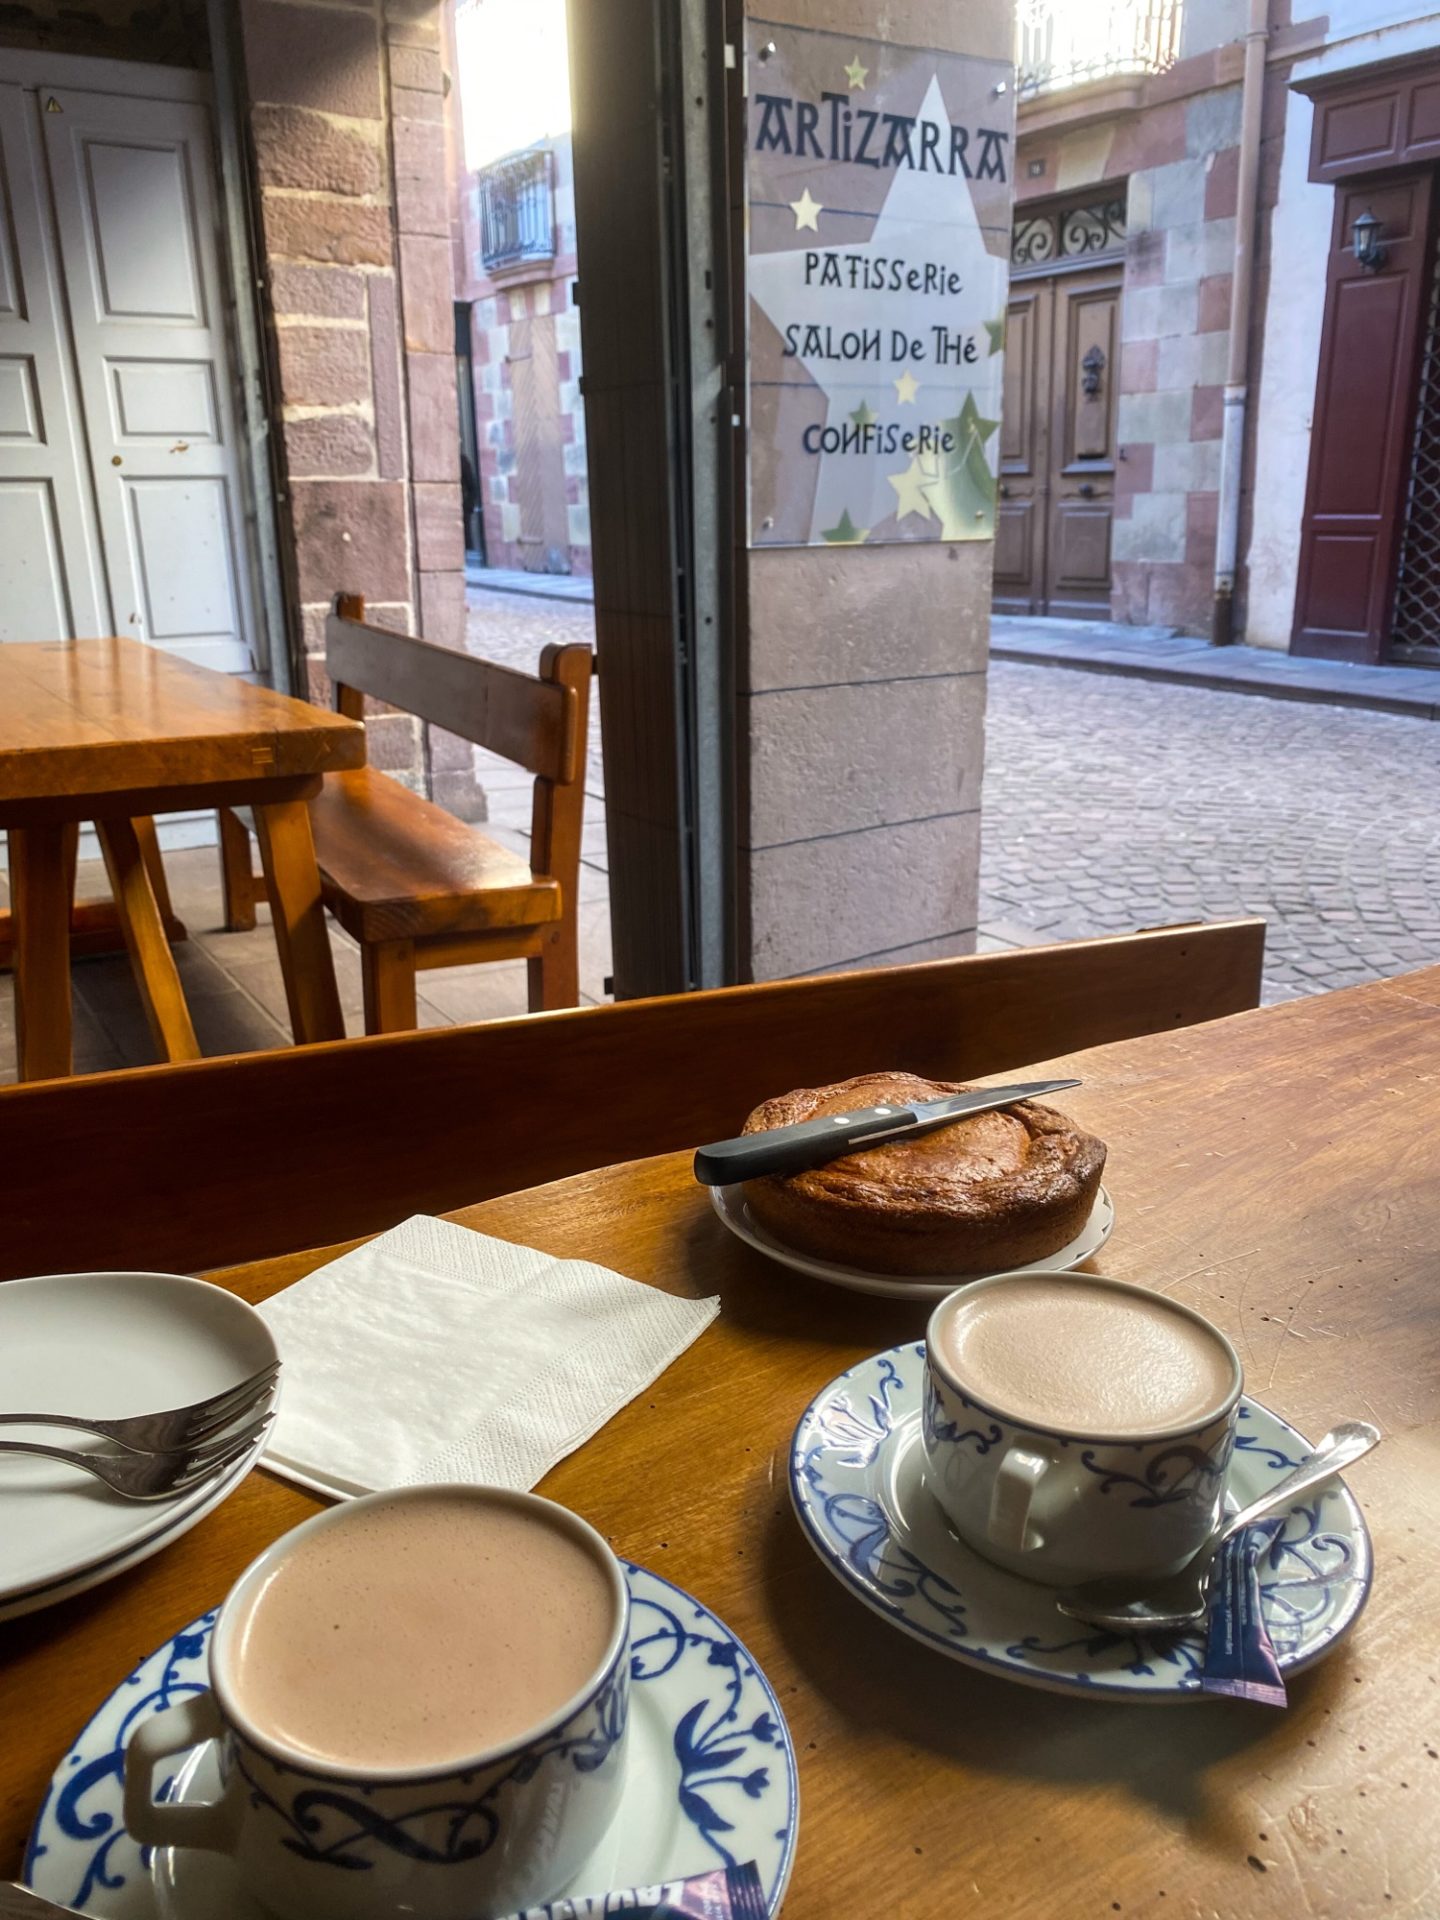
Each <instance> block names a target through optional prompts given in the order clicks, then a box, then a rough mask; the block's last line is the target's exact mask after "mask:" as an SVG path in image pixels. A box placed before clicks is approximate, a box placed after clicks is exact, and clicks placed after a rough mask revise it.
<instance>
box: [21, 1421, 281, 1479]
mask: <svg viewBox="0 0 1440 1920" xmlns="http://www.w3.org/2000/svg"><path fill="white" fill-rule="evenodd" d="M274 1417H275V1416H274V1415H273V1414H269V1413H267V1414H263V1415H262V1416H261V1417H260V1419H258V1420H254V1421H252V1422H251V1424H250V1425H249V1426H248V1427H242V1428H241V1429H240V1431H239V1432H238V1433H226V1434H222V1435H221V1437H220V1438H219V1439H218V1440H207V1441H204V1442H202V1443H201V1444H200V1445H199V1446H196V1447H187V1448H182V1449H180V1450H179V1451H178V1452H172V1453H135V1452H133V1451H131V1450H130V1449H129V1448H127V1447H123V1446H110V1447H90V1448H82V1447H47V1446H44V1445H42V1443H41V1442H40V1441H38V1440H0V1453H25V1454H36V1455H38V1456H39V1457H40V1458H41V1459H42V1460H60V1461H62V1462H63V1463H64V1464H65V1465H66V1466H67V1467H79V1468H81V1469H82V1470H83V1471H84V1472H85V1473H93V1474H94V1476H95V1478H96V1479H97V1480H103V1481H104V1482H105V1484H106V1486H107V1487H110V1488H112V1489H113V1490H114V1491H115V1492H116V1493H120V1494H123V1495H124V1496H125V1498H126V1499H127V1500H165V1499H168V1498H169V1496H170V1495H171V1494H173V1493H184V1492H186V1491H187V1490H188V1489H189V1488H191V1487H196V1486H199V1484H200V1482H201V1481H202V1480H210V1479H213V1478H214V1477H215V1476H216V1475H217V1474H220V1473H222V1472H223V1471H224V1469H225V1468H226V1467H229V1466H233V1465H234V1463H235V1462H236V1461H237V1460H238V1459H239V1458H240V1457H241V1455H242V1454H244V1453H246V1452H248V1450H249V1448H250V1446H251V1445H252V1443H253V1442H254V1441H255V1440H257V1439H258V1438H259V1437H260V1435H261V1434H262V1433H263V1432H264V1431H265V1429H266V1428H267V1427H268V1426H269V1425H270V1422H271V1421H272V1420H273V1419H274Z"/></svg>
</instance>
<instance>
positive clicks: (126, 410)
mask: <svg viewBox="0 0 1440 1920" xmlns="http://www.w3.org/2000/svg"><path fill="white" fill-rule="evenodd" d="M44 91H45V97H46V100H47V103H48V102H49V101H50V100H51V99H53V100H54V102H55V106H56V108H57V109H58V111H47V112H46V113H45V114H44V115H43V116H42V122H43V126H44V130H45V141H46V147H47V151H48V157H49V163H50V178H51V183H52V187H53V190H54V197H55V214H56V224H57V227H58V230H59V234H60V249H61V256H62V260H63V263H64V270H65V276H66V282H67V286H68V289H69V294H70V310H71V317H72V322H73V326H74V336H75V354H76V360H77V363H78V366H79V370H80V382H81V388H82V392H83V396H84V404H85V419H86V425H87V428H88V433H89V446H90V457H91V463H92V466H91V471H92V477H93V480H94V487H95V494H96V498H97V501H98V503H99V513H100V525H101V529H102V532H103V536H104V542H105V554H106V560H107V564H108V566H109V568H110V580H111V593H112V597H113V600H114V602H115V609H114V610H115V615H116V620H117V627H118V631H120V632H122V633H124V632H129V633H133V634H135V635H136V636H137V637H138V638H140V639H143V640H152V641H155V642H156V643H157V644H159V645H162V646H167V647H170V648H172V649H173V650H174V651H175V652H177V653H183V654H184V655H185V656H186V657H187V658H189V659H192V660H197V661H199V662H200V663H201V664H203V665H205V666H209V667H218V668H220V669H222V670H223V671H229V672H244V671H247V670H249V669H250V668H251V667H252V666H253V665H254V661H253V659H252V654H251V648H250V646H249V635H250V634H251V632H252V631H253V626H252V619H251V609H250V581H249V577H248V573H247V571H246V568H245V566H244V565H243V564H242V556H243V555H244V551H245V548H244V524H243V512H242V507H241V502H240V497H239V484H238V483H239V473H238V465H237V440H236V434H235V424H234V418H233V409H232V404H231V395H230V384H229V380H228V377H227V372H226V364H225V352H226V343H225V338H224V331H223V324H222V316H223V311H224V308H223V301H222V298H221V291H220V275H219V263H218V258H217V254H216V247H215V238H214V236H215V230H216V210H215V205H214V192H213V185H212V167H213V162H212V157H211V150H210V131H209V121H208V117H207V115H206V112H205V109H204V108H203V107H201V106H199V105H193V104H188V103H181V102H176V101H168V100H167V101H161V100H131V99H121V98H119V97H111V96H107V95H103V94H92V93H72V92H66V91H60V90H54V89H49V88H47V89H45V90H44Z"/></svg>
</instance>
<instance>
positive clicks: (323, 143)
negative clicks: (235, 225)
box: [250, 106, 385, 196]
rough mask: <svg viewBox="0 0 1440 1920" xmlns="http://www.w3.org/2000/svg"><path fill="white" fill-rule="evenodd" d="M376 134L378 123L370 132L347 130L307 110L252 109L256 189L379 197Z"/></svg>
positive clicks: (381, 176) (380, 159)
mask: <svg viewBox="0 0 1440 1920" xmlns="http://www.w3.org/2000/svg"><path fill="white" fill-rule="evenodd" d="M380 131H381V128H380V123H379V122H378V121H376V122H375V123H374V126H373V127H359V128H357V127H355V126H346V125H343V124H342V123H339V122H337V121H334V120H330V119H327V118H325V117H324V116H323V115H321V114H318V113H314V112H311V111H310V110H309V109H308V108H306V107H281V106H257V107H254V108H252V109H251V114H250V132H251V137H252V139H253V140H254V144H255V167H256V171H257V173H258V175H259V178H260V184H261V185H262V186H266V187H300V188H305V189H307V190H309V191H310V192H319V193H348V194H375V195H380V196H383V195H384V193H385V168H384V155H383V152H382V150H381V145H380V138H379V135H380Z"/></svg>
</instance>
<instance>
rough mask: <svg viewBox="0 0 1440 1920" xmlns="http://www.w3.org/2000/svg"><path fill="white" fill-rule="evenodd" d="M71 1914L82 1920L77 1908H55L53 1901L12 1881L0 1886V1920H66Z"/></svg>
mask: <svg viewBox="0 0 1440 1920" xmlns="http://www.w3.org/2000/svg"><path fill="white" fill-rule="evenodd" d="M71 1914H74V1915H76V1916H77V1917H78V1920H83V1916H80V1909H79V1907H57V1906H56V1904H55V1902H54V1901H53V1900H47V1899H46V1898H45V1897H44V1895H43V1894H39V1893H32V1892H31V1891H30V1889H29V1887H22V1886H20V1885H19V1884H18V1883H17V1882H16V1881H13V1880H11V1881H7V1882H5V1883H4V1884H3V1885H0V1920H66V1917H67V1916H69V1915H71Z"/></svg>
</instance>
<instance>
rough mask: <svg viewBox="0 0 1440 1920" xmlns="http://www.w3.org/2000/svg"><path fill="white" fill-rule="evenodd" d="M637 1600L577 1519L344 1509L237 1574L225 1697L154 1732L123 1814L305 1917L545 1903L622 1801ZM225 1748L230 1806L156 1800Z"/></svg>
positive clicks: (471, 1503)
mask: <svg viewBox="0 0 1440 1920" xmlns="http://www.w3.org/2000/svg"><path fill="white" fill-rule="evenodd" d="M628 1630H629V1594H628V1589H627V1587H626V1584H625V1578H624V1574H623V1572H622V1570H621V1568H620V1565H619V1563H618V1561H617V1560H616V1559H615V1556H614V1555H613V1554H612V1553H611V1552H610V1549H609V1548H608V1547H607V1546H606V1544H605V1542H604V1541H603V1540H602V1539H601V1538H600V1537H599V1535H598V1534H596V1533H595V1532H594V1530H593V1529H592V1528H590V1527H589V1526H587V1525H586V1523H585V1522H584V1521H583V1520H580V1519H579V1518H578V1517H577V1516H576V1515H574V1514H572V1513H569V1512H567V1511H566V1510H565V1509H564V1508H563V1507H558V1506H556V1505H554V1503H553V1502H551V1501H548V1500H542V1499H539V1498H537V1497H536V1496H535V1495H533V1494H523V1493H512V1492H508V1491H506V1490H503V1489H499V1488H486V1487H468V1486H436V1487H414V1488H403V1489H398V1490H396V1491H394V1492H391V1493H382V1494H374V1495H371V1496H369V1497H367V1498H365V1499H361V1500H354V1501H350V1502H347V1503H346V1504H345V1505H343V1506H340V1507H335V1508H332V1509H330V1510H329V1511H327V1512H325V1513H323V1514H319V1515H317V1516H316V1517H315V1518H314V1519H313V1520H309V1521H307V1522H305V1524H304V1525H303V1526H300V1527H297V1528H296V1529H295V1530H294V1532H292V1533H289V1534H287V1535H285V1536H284V1538H283V1539H281V1540H279V1541H277V1542H276V1543H275V1545H274V1546H273V1547H271V1548H270V1549H269V1551H268V1552H266V1553H264V1554H262V1555H261V1556H260V1558H259V1559H258V1560H257V1561H256V1562H255V1563H254V1564H253V1565H252V1566H251V1567H250V1568H249V1569H248V1570H247V1571H246V1572H245V1573H244V1574H242V1576H241V1577H240V1580H239V1581H238V1582H237V1583H236V1585H235V1587H234V1589H233V1590H232V1591H231V1593H230V1596H229V1598H228V1599H227V1600H226V1602H225V1605H224V1606H223V1608H222V1609H221V1613H220V1618H219V1620H218V1621H217V1623H216V1626H215V1631H214V1635H213V1637H212V1640H211V1645H210V1680H211V1687H210V1691H209V1692H208V1693H206V1694H202V1695H198V1696H196V1697H194V1698H193V1699H191V1700H188V1701H186V1702H184V1703H183V1704H182V1705H181V1706H178V1707H174V1708H170V1709H168V1710H167V1711H166V1712H164V1713H162V1714H160V1715H159V1716H157V1717H156V1718H155V1719H153V1720H150V1721H146V1722H144V1723H142V1725H141V1727H140V1728H139V1729H138V1730H137V1733H136V1735H135V1737H134V1738H133V1739H132V1741H131V1745H130V1749H129V1751H128V1753H127V1755H126V1800H125V1818H126V1824H127V1826H128V1827H129V1830H130V1832H131V1833H132V1834H134V1835H135V1837H136V1838H137V1839H140V1840H143V1841H145V1842H147V1843H148V1844H151V1845H167V1844H168V1845H173V1846H198V1847H207V1848H211V1849H214V1850H217V1851H220V1852H224V1853H228V1854H230V1855H231V1856H232V1857H233V1859H234V1861H235V1863H236V1866H237V1868H238V1870H239V1873H240V1876H241V1878H242V1879H243V1880H244V1881H245V1883H246V1884H247V1886H248V1887H249V1889H250V1890H251V1891H252V1892H253V1893H254V1894H255V1896H256V1897H257V1899H259V1900H260V1901H261V1902H262V1903H263V1904H264V1905H266V1906H267V1907H269V1908H270V1909H271V1910H272V1911H274V1912H275V1913H278V1914H280V1915H282V1916H285V1917H286V1920H311V1917H312V1916H313V1917H314V1920H332V1916H333V1920H342V1917H343V1920H389V1916H391V1915H400V1914H406V1915H417V1916H423V1917H424V1920H473V1916H474V1915H475V1914H476V1913H483V1912H509V1911H513V1910H514V1909H516V1908H520V1907H524V1906H527V1905H530V1904H533V1903H535V1902H537V1901H541V1900H545V1899H548V1898H549V1897H550V1896H551V1895H552V1894H554V1893H555V1892H557V1891H558V1890H559V1889H560V1888H561V1887H563V1886H564V1884H565V1883H566V1881H567V1880H568V1879H569V1878H570V1876H571V1874H572V1873H573V1872H574V1871H575V1869H576V1868H577V1867H578V1866H579V1864H580V1862H581V1860H583V1859H584V1858H585V1856H586V1855H587V1854H589V1853H590V1852H591V1850H592V1849H593V1848H594V1847H595V1845H596V1844H597V1843H598V1842H599V1840H600V1838H601V1837H602V1835H603V1833H604V1830H605V1828H606V1827H607V1826H608V1824H609V1822H610V1819H611V1817H612V1815H613V1813H614V1811H615V1808H616V1806H617V1804H618V1800H619V1791H620V1786H621V1749H622V1740H623V1735H624V1730H625V1722H626V1710H627V1705H628V1686H629V1667H628ZM209 1738H217V1739H219V1740H220V1742H221V1747H222V1755H221V1777H222V1780H223V1781H224V1783H225V1784H224V1787H223V1790H222V1794H221V1798H220V1799H219V1800H218V1801H217V1802H215V1803H213V1804H211V1805H206V1806H171V1805H169V1804H160V1805H157V1804H155V1802H154V1799H153V1775H154V1772H155V1770H156V1765H157V1762H158V1761H159V1760H160V1759H162V1758H163V1757H164V1756H166V1755H169V1754H173V1753H176V1752H180V1751H182V1750H183V1749H185V1748H187V1747H190V1746H194V1745H195V1744H197V1743H198V1742H199V1741H201V1740H204V1739H209Z"/></svg>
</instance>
